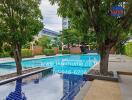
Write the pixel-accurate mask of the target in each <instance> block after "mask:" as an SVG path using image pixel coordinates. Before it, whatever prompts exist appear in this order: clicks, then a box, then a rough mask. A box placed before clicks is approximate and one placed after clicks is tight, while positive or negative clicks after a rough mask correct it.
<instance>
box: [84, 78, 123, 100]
mask: <svg viewBox="0 0 132 100" xmlns="http://www.w3.org/2000/svg"><path fill="white" fill-rule="evenodd" d="M83 100H122V97H121V92H120V88H119V84H118V83H117V82H110V81H103V80H94V81H93V82H92V84H91V86H90V88H89V90H88V92H87V94H86V95H85V97H84V99H83Z"/></svg>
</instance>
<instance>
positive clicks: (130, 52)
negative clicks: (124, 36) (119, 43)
mask: <svg viewBox="0 0 132 100" xmlns="http://www.w3.org/2000/svg"><path fill="white" fill-rule="evenodd" d="M124 54H125V55H127V56H130V57H132V42H129V43H127V44H126V45H125V46H124Z"/></svg>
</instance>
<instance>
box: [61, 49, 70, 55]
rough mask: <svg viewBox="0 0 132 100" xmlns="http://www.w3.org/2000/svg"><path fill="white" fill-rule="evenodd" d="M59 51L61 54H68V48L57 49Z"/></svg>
mask: <svg viewBox="0 0 132 100" xmlns="http://www.w3.org/2000/svg"><path fill="white" fill-rule="evenodd" d="M59 53H61V54H70V51H69V50H59Z"/></svg>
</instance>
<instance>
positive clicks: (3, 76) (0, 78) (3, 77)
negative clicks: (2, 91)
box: [0, 67, 44, 81]
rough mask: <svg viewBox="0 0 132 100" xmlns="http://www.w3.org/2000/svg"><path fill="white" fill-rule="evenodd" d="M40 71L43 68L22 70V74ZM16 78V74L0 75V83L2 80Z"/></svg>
mask: <svg viewBox="0 0 132 100" xmlns="http://www.w3.org/2000/svg"><path fill="white" fill-rule="evenodd" d="M41 69H44V68H41V67H37V68H29V69H26V70H23V71H22V74H27V73H30V72H33V71H37V70H41ZM16 76H17V73H16V72H14V73H10V74H6V75H1V76H0V81H1V80H4V79H9V78H12V77H16Z"/></svg>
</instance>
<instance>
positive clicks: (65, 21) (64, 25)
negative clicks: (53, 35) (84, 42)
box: [62, 18, 70, 30]
mask: <svg viewBox="0 0 132 100" xmlns="http://www.w3.org/2000/svg"><path fill="white" fill-rule="evenodd" d="M69 24H70V23H69V20H68V18H63V19H62V30H65V29H68V28H69V26H70V25H69Z"/></svg>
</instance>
